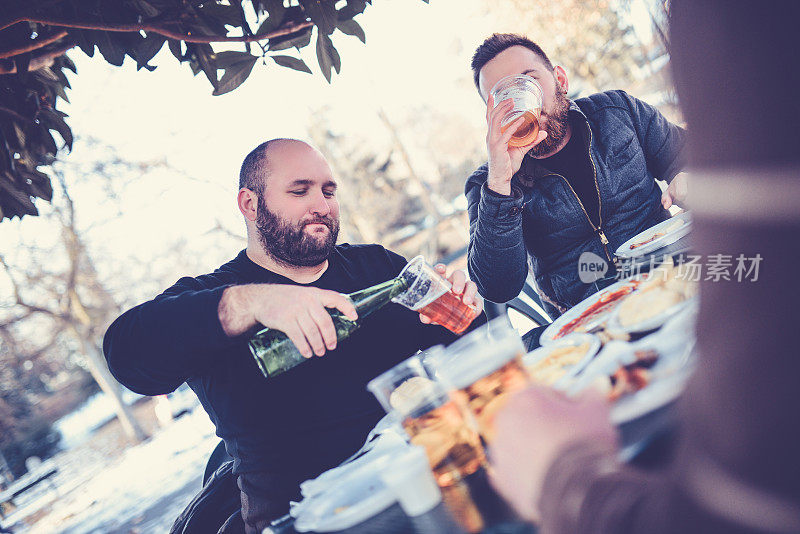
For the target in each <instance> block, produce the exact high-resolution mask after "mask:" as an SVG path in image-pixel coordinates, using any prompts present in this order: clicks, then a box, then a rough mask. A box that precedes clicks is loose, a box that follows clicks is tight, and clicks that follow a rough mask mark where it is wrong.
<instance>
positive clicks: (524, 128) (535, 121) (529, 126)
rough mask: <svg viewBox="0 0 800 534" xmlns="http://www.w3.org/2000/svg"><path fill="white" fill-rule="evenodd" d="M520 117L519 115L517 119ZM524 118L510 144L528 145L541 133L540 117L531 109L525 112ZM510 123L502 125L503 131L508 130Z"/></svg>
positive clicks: (514, 145)
mask: <svg viewBox="0 0 800 534" xmlns="http://www.w3.org/2000/svg"><path fill="white" fill-rule="evenodd" d="M518 118H519V117H517V119H518ZM522 118H523V120H522V124H520V125H519V127H517V131H516V132H514V135H512V136H511V139H510V140H509V142H508V146H513V147H521V146H528V145H529V144H531V143H533V141H534V140H535V139H536V136H537V135H539V118H538V117H537V116H536V115H534V114H533V113H532V112H530V111H526V112H525V113H523V114H522ZM514 120H516V119H514ZM509 124H510V123H509ZM509 124H506V125H505V126H501V127H500V130H501V131H502V132H505V131H506V130H508V126H509Z"/></svg>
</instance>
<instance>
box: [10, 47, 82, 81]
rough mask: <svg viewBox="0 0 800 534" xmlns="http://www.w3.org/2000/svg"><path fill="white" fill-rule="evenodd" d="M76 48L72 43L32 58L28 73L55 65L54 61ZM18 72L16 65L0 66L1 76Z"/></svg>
mask: <svg viewBox="0 0 800 534" xmlns="http://www.w3.org/2000/svg"><path fill="white" fill-rule="evenodd" d="M73 47H75V43H73V42H70V43H68V44H65V45H63V46H60V47H58V48H56V49H55V50H51V51H50V52H47V53H45V54H41V55H38V56H34V57H32V58H31V62H30V64H29V65H28V71H29V72H32V71H35V70H39V69H43V68H44V67H49V66H50V65H52V64H53V60H54V59H55V58H57V57H59V56H62V55H64V53H66V52H67V50H69V49H70V48H73ZM16 72H17V66H16V65H14V66H12V67H3V66H2V65H0V74H14V73H16Z"/></svg>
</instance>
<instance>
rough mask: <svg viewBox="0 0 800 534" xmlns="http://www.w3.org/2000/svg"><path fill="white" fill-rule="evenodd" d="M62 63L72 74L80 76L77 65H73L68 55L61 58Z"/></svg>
mask: <svg viewBox="0 0 800 534" xmlns="http://www.w3.org/2000/svg"><path fill="white" fill-rule="evenodd" d="M61 61H62V62H63V63H64V68H65V69H69V70H71V71H72V72H74V73H75V74H78V68H77V67H76V66H75V63H73V61H72V60H71V59H70V58H68V57H67V55H66V54H64V55H63V56H61Z"/></svg>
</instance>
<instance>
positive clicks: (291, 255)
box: [256, 196, 339, 267]
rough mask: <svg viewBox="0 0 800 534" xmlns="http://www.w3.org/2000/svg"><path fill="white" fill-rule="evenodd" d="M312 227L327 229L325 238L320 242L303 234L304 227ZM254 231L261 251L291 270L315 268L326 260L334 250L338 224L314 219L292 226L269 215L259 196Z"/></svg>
mask: <svg viewBox="0 0 800 534" xmlns="http://www.w3.org/2000/svg"><path fill="white" fill-rule="evenodd" d="M315 223H316V224H324V225H325V226H327V227H328V230H329V232H328V236H327V237H326V238H325V240H324V241H322V242H320V240H319V238H317V237H316V236H310V235H308V234H306V233H305V231H304V229H305V227H306V226H307V225H309V224H315ZM256 230H257V231H258V240H259V241H260V242H261V246H263V247H264V251H265V252H266V253H267V254H268V255H269V256H271V257H272V258H273V259H274V260H275V261H277V262H278V263H280V264H282V265H286V266H295V267H315V266H317V265H320V264H322V263H323V262H324V261H325V260H327V259H328V257H329V256H330V255H331V252H332V251H333V248H334V247H335V246H336V238H337V237H338V236H339V220H338V219H334V218H333V217H315V218H313V219H310V220H308V221H303V222H300V223H298V224H297V225H293V224H291V223H290V222H287V221H285V220H283V219H281V218H280V217H279V216H278V215H276V214H275V213H273V212H271V211H270V210H269V209H268V208H267V205H266V203H265V202H264V198H263V196H259V199H258V215H257V216H256Z"/></svg>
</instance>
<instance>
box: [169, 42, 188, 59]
mask: <svg viewBox="0 0 800 534" xmlns="http://www.w3.org/2000/svg"><path fill="white" fill-rule="evenodd" d="M182 43H183V41H180V40H178V39H169V40H168V41H167V45H168V46H169V51H170V52H172V55H173V56H175V59H177V60H178V61H183V60H184V59H185V56H184V54H183V44H182Z"/></svg>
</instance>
